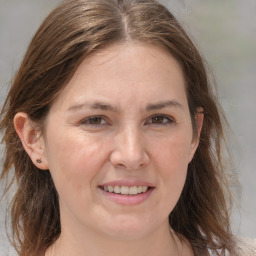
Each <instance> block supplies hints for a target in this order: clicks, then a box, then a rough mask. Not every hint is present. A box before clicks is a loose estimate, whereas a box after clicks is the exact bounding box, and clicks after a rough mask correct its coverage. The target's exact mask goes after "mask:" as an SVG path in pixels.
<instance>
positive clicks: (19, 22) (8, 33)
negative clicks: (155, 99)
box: [0, 0, 256, 256]
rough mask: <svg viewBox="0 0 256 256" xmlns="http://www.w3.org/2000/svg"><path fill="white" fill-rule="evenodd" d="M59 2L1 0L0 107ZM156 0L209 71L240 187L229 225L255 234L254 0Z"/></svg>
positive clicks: (4, 245) (4, 250) (1, 209)
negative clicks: (237, 205) (179, 26)
mask: <svg viewBox="0 0 256 256" xmlns="http://www.w3.org/2000/svg"><path fill="white" fill-rule="evenodd" d="M59 2H61V1H60V0H0V105H2V103H3V101H4V98H5V95H6V92H7V90H8V86H9V84H10V82H11V79H12V77H13V75H14V74H15V72H16V70H17V68H18V66H19V64H20V62H21V60H22V57H23V55H24V53H25V50H26V47H27V46H28V44H29V42H30V40H31V38H32V36H33V34H34V33H35V31H36V30H37V28H38V27H39V25H40V23H41V22H42V20H43V19H44V18H45V17H46V15H47V14H48V13H49V12H50V10H52V9H53V8H54V7H55V6H56V5H57V4H58V3H59ZM161 2H164V3H165V4H167V5H168V7H169V8H170V10H171V11H172V12H173V13H174V14H175V15H176V16H177V17H178V18H179V20H180V21H181V23H182V24H183V26H184V27H185V29H186V30H187V32H188V33H189V34H190V35H191V36H192V38H193V40H194V42H195V43H196V45H197V46H198V47H199V49H200V50H201V52H202V54H203V56H204V57H205V59H206V60H207V61H208V63H209V64H210V66H211V67H212V69H213V70H214V73H215V77H216V80H217V84H218V96H219V98H220V100H221V103H222V106H223V108H224V110H225V111H226V115H227V118H228V120H229V123H230V125H231V127H232V130H233V134H232V136H231V138H232V141H231V146H232V150H233V154H234V161H235V167H236V170H237V172H238V175H239V178H240V182H241V185H242V198H241V199H242V200H241V205H240V209H239V208H235V209H234V214H233V229H234V232H235V233H236V234H238V235H239V236H244V237H254V238H256V198H255V195H256V170H255V163H256V146H255V145H256V101H255V99H256V0H173V1H172V0H162V1H161ZM2 148H3V147H2V146H1V148H0V153H1V152H2ZM1 186H3V185H2V184H0V192H1ZM7 200H8V198H5V199H4V200H2V202H1V203H0V256H7V255H15V254H14V252H13V250H12V249H11V247H10V245H9V243H8V240H7V238H6V234H5V210H6V205H7V204H6V202H7Z"/></svg>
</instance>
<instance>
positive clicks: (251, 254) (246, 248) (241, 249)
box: [209, 238, 256, 256]
mask: <svg viewBox="0 0 256 256" xmlns="http://www.w3.org/2000/svg"><path fill="white" fill-rule="evenodd" d="M234 242H235V244H234V247H235V255H237V256H256V239H251V238H236V239H235V241H234ZM209 255H210V256H215V255H216V253H213V252H212V251H211V250H209ZM221 255H222V254H221ZM224 255H225V256H233V255H232V254H230V253H228V252H227V253H225V254H224Z"/></svg>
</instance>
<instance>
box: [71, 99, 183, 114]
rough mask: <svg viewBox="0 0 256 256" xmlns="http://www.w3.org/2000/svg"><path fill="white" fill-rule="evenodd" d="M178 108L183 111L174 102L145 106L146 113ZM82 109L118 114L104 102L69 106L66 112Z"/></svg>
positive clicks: (115, 108) (116, 109)
mask: <svg viewBox="0 0 256 256" xmlns="http://www.w3.org/2000/svg"><path fill="white" fill-rule="evenodd" d="M170 107H171V108H173V107H175V108H180V109H182V110H184V107H183V105H182V104H181V103H179V102H178V101H176V100H167V101H160V102H157V103H152V104H148V105H147V106H146V111H147V112H149V111H152V110H160V109H163V108H170ZM83 108H89V109H92V110H103V111H110V112H118V108H117V107H114V106H112V105H110V104H107V103H104V102H100V101H90V102H85V103H83V104H76V105H73V106H71V107H70V108H68V111H72V112H73V111H77V110H80V109H83Z"/></svg>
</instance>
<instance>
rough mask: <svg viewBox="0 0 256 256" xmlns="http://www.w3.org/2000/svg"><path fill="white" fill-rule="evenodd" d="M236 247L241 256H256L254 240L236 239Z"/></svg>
mask: <svg viewBox="0 0 256 256" xmlns="http://www.w3.org/2000/svg"><path fill="white" fill-rule="evenodd" d="M237 247H238V252H239V255H241V256H256V239H251V238H240V239H237Z"/></svg>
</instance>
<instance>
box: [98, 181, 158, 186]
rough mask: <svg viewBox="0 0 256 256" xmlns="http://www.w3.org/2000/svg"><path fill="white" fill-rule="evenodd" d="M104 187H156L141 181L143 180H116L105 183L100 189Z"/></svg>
mask: <svg viewBox="0 0 256 256" xmlns="http://www.w3.org/2000/svg"><path fill="white" fill-rule="evenodd" d="M103 186H112V187H114V186H127V187H133V186H147V187H154V185H153V184H152V183H150V182H147V181H141V180H114V181H109V182H105V183H102V184H100V185H99V187H103Z"/></svg>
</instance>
